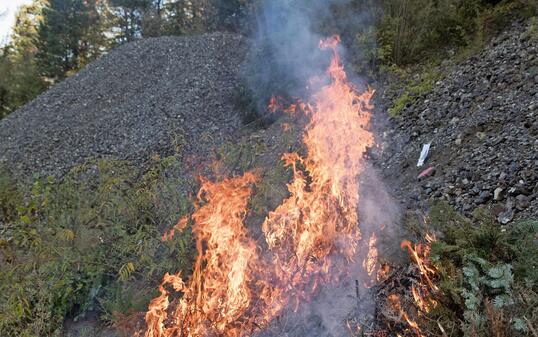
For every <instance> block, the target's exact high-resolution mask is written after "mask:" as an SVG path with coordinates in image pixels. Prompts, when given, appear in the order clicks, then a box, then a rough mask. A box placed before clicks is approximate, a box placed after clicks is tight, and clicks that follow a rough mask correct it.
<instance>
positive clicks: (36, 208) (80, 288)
mask: <svg viewBox="0 0 538 337" xmlns="http://www.w3.org/2000/svg"><path fill="white" fill-rule="evenodd" d="M5 181H6V180H3V179H0V183H2V184H5ZM190 184H191V183H190V182H187V181H185V180H184V179H183V178H181V166H180V165H179V163H178V162H177V161H176V160H175V159H174V158H166V159H160V158H155V159H154V162H153V164H152V167H151V168H150V169H149V170H148V171H146V172H141V171H140V170H138V169H136V168H135V167H133V166H132V165H130V164H129V163H126V162H120V161H111V160H109V161H99V162H97V163H90V164H88V165H83V166H80V167H78V168H76V169H74V170H73V171H72V172H71V173H69V174H68V176H67V177H65V178H64V179H63V180H62V181H61V182H56V181H54V179H50V178H49V179H37V180H36V181H35V183H34V184H33V186H32V187H31V188H30V190H29V191H24V190H25V189H24V187H23V186H19V190H20V191H23V192H13V191H16V189H15V188H14V187H12V188H10V189H8V192H7V193H8V194H6V192H5V190H3V193H2V194H1V195H2V198H3V199H2V201H4V200H6V198H5V194H6V195H12V194H15V195H17V194H18V193H21V194H22V195H24V197H23V198H18V199H16V198H15V199H12V200H13V201H16V203H17V204H16V205H10V204H6V205H4V202H3V203H2V206H3V207H2V208H3V209H8V210H10V211H9V212H7V213H6V212H4V213H6V214H9V216H3V218H4V220H8V221H7V222H6V223H5V225H4V226H5V229H4V233H3V235H2V239H0V267H1V268H2V273H1V274H0V335H1V336H13V337H19V336H21V337H22V336H59V335H60V333H61V329H62V323H63V320H64V319H65V317H75V318H76V317H77V316H80V315H84V313H85V312H87V311H88V310H101V312H102V313H103V318H105V319H113V317H114V311H124V310H128V308H133V309H138V310H143V308H144V307H145V306H147V304H148V302H149V299H150V298H151V297H152V296H151V294H152V291H154V290H155V289H156V288H157V284H158V283H159V282H160V279H161V277H162V275H163V274H164V273H165V272H177V271H179V270H185V271H189V270H190V269H191V268H190V265H191V262H192V258H193V255H194V249H193V244H192V242H191V234H190V232H189V231H186V232H184V233H182V234H181V235H176V236H175V238H174V239H173V240H172V241H170V242H162V240H161V236H162V232H163V231H164V230H165V229H166V228H168V227H170V226H171V225H173V224H174V223H175V222H176V221H177V219H178V218H179V217H180V216H181V215H183V214H185V213H187V212H188V211H189V209H190V202H189V199H188V197H187V195H186V192H185V191H189V190H192V186H191V185H190ZM8 186H12V184H11V185H8ZM182 190H183V191H184V192H181V191H182ZM9 191H11V192H9ZM4 206H5V207H4ZM14 206H15V207H16V209H17V215H16V216H15V217H14V216H12V215H11V214H13V211H12V209H13V208H14ZM132 289H137V292H138V295H136V296H135V295H134V293H133V291H132ZM140 294H141V295H140ZM120 313H124V312H120Z"/></svg>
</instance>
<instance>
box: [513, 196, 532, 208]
mask: <svg viewBox="0 0 538 337" xmlns="http://www.w3.org/2000/svg"><path fill="white" fill-rule="evenodd" d="M529 204H530V198H529V197H528V196H526V195H523V194H520V195H518V196H517V197H516V208H517V209H518V210H520V211H522V210H524V209H525V208H527V207H529Z"/></svg>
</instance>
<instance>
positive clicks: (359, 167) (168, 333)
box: [145, 37, 377, 337]
mask: <svg viewBox="0 0 538 337" xmlns="http://www.w3.org/2000/svg"><path fill="white" fill-rule="evenodd" d="M339 42H340V39H339V38H338V37H333V38H330V39H327V40H325V41H323V42H321V44H320V47H321V48H322V49H326V50H329V51H330V52H331V53H332V61H331V64H330V66H329V69H328V70H327V77H328V78H329V83H328V84H326V85H323V86H322V87H321V88H320V89H319V91H317V92H316V93H314V94H313V95H312V97H311V99H310V100H309V102H298V103H296V104H295V105H293V106H292V107H290V108H287V109H286V111H287V112H288V113H302V114H304V115H306V117H308V123H307V125H306V127H305V132H304V135H303V142H304V144H305V145H306V148H307V155H306V156H301V155H299V154H298V153H288V154H285V155H284V156H283V157H282V160H283V161H284V162H285V164H286V165H287V166H288V167H291V168H292V170H293V180H292V181H291V182H290V183H289V184H288V190H289V193H290V197H289V198H287V199H285V200H284V201H283V202H282V204H281V205H280V206H278V207H277V208H276V209H275V210H274V211H273V212H270V213H269V214H268V216H267V218H266V219H265V221H264V222H263V225H262V230H263V234H264V238H265V241H266V244H267V247H268V251H266V252H262V251H261V250H260V248H259V247H258V246H257V245H256V242H255V241H254V240H253V239H252V238H251V237H250V236H249V233H248V231H247V229H246V228H245V226H244V224H243V220H244V217H245V215H246V213H247V204H248V200H249V198H250V194H251V189H252V186H253V185H254V184H255V183H256V181H257V178H256V176H255V175H254V174H252V173H246V174H245V175H244V176H242V177H235V178H229V179H225V180H223V181H221V182H210V181H207V180H205V181H203V184H202V187H201V189H200V192H199V193H198V203H197V206H196V207H195V211H194V213H193V214H192V215H191V216H190V218H189V219H183V220H182V221H180V223H179V224H178V226H177V228H175V230H182V229H183V228H184V227H185V226H186V225H187V224H188V223H190V224H192V230H193V233H194V235H195V238H196V248H197V250H198V257H197V259H196V262H195V266H194V272H193V275H192V277H191V278H190V279H189V280H188V281H184V280H183V279H182V277H181V275H170V274H167V275H165V277H164V280H163V283H162V285H161V286H160V293H161V295H160V296H159V297H157V298H155V299H154V300H153V301H152V302H151V304H150V306H149V310H148V312H147V313H146V323H147V330H146V332H145V336H146V337H173V336H175V337H179V336H189V337H201V336H226V337H238V336H249V335H252V334H253V333H255V332H256V331H260V330H262V329H264V328H265V327H266V326H267V325H268V324H269V323H270V322H271V321H272V320H273V319H274V318H275V317H276V316H277V315H279V314H280V313H282V311H283V309H284V308H286V307H290V305H291V307H292V308H295V309H296V308H298V306H299V305H300V304H301V303H303V302H305V301H308V300H309V299H310V298H311V297H312V296H313V294H314V293H315V292H316V291H317V289H318V287H319V286H320V285H323V284H327V283H331V282H338V281H339V280H340V279H341V278H342V277H343V276H344V275H345V271H346V265H347V264H349V262H351V261H352V260H353V259H354V258H355V256H356V251H357V246H358V245H359V244H360V245H361V246H362V245H364V246H365V247H367V249H368V250H369V251H370V252H369V253H368V254H367V256H368V260H367V261H365V263H364V268H365V269H366V270H367V272H368V273H370V274H373V273H374V270H375V268H376V267H375V265H376V258H377V253H376V248H375V243H376V238H375V236H374V237H371V238H370V240H369V242H364V241H363V240H362V236H361V232H360V230H359V217H358V212H357V208H358V203H359V183H358V179H357V177H358V176H359V174H360V173H361V172H362V171H363V168H364V161H363V156H364V154H365V152H366V150H367V149H368V148H369V147H371V146H372V145H373V135H372V133H371V132H370V131H369V130H368V127H369V122H370V113H369V111H368V110H370V109H371V108H372V106H371V105H370V98H371V96H372V94H373V92H371V91H366V92H363V93H361V94H359V93H358V92H357V89H356V88H355V87H354V86H353V85H352V84H351V83H350V82H349V81H348V80H347V77H346V73H345V71H344V68H343V65H342V63H341V61H340V57H339V55H338V52H337V46H338V44H339ZM277 108H278V102H277V101H275V100H273V101H272V102H271V106H270V109H277ZM170 235H173V232H170V233H169V234H167V235H166V236H165V238H169V237H170Z"/></svg>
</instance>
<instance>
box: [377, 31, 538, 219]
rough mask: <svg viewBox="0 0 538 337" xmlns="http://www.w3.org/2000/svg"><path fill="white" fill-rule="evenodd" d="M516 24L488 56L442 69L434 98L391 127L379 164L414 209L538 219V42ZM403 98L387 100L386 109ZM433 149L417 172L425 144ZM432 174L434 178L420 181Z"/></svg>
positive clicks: (491, 46)
mask: <svg viewBox="0 0 538 337" xmlns="http://www.w3.org/2000/svg"><path fill="white" fill-rule="evenodd" d="M533 29H534V30H535V29H536V28H533V26H532V24H529V23H525V22H516V23H514V24H513V25H512V26H511V27H510V28H509V29H507V30H506V31H505V32H504V33H502V34H501V35H499V36H498V37H497V38H495V39H494V40H493V41H492V42H491V43H490V44H489V45H488V46H487V47H486V48H485V49H484V50H483V51H482V52H480V53H478V54H476V55H474V56H472V57H470V58H469V59H467V60H466V61H463V62H461V63H459V64H453V65H450V64H448V62H446V63H445V64H443V65H441V71H442V74H443V75H442V76H441V79H440V80H438V81H437V82H436V83H435V85H434V87H433V90H431V92H429V93H427V94H425V95H423V96H422V97H418V100H417V102H416V103H415V104H409V105H407V106H406V107H405V108H404V109H403V111H401V112H400V114H399V115H398V116H397V117H395V118H393V119H392V123H393V125H392V128H391V130H390V131H388V132H387V133H386V134H385V142H386V144H389V145H388V150H387V151H385V153H384V154H383V155H382V156H381V158H380V165H381V166H383V168H384V172H385V176H386V177H387V179H394V178H395V180H396V182H395V184H394V186H399V187H398V188H399V191H397V192H398V194H399V197H400V199H401V200H402V201H403V202H405V203H407V204H408V205H409V207H414V206H416V204H417V202H418V203H422V202H423V201H426V200H429V199H431V198H433V199H437V200H439V199H441V200H446V201H448V202H449V203H450V204H452V205H453V206H455V208H456V209H458V210H459V211H462V212H464V213H466V214H469V213H470V212H472V211H473V210H474V209H475V208H476V207H489V208H490V209H491V210H492V212H493V214H494V215H495V216H496V217H497V219H498V220H499V222H501V223H503V224H506V223H509V222H511V221H512V220H513V219H517V218H520V217H537V216H538V201H537V195H538V38H537V32H534V33H533ZM396 98H397V97H396V96H395V95H394V94H389V93H388V91H385V93H383V92H381V94H380V95H379V96H378V101H379V103H382V104H381V105H382V106H390V105H391V104H393V102H394V100H395V99H396ZM430 142H431V144H432V147H431V150H430V156H429V158H428V161H427V162H426V164H425V165H424V166H423V167H421V168H418V167H417V166H416V165H417V160H418V158H419V155H420V152H421V148H422V145H423V144H427V143H430ZM430 166H432V167H433V168H434V169H435V171H434V173H433V174H432V175H430V176H428V177H425V178H423V179H420V180H419V179H418V175H419V174H420V173H421V172H423V170H425V169H427V168H429V167H430Z"/></svg>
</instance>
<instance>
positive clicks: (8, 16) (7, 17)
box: [0, 0, 32, 45]
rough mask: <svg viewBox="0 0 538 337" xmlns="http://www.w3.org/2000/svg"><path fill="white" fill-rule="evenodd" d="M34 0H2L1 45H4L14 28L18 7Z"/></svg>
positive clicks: (0, 12) (0, 20)
mask: <svg viewBox="0 0 538 337" xmlns="http://www.w3.org/2000/svg"><path fill="white" fill-rule="evenodd" d="M31 2H32V0H0V45H3V44H4V43H5V42H6V41H7V39H8V37H9V35H10V33H11V30H12V28H13V24H14V22H15V13H17V8H19V7H20V6H22V5H26V4H29V3H31Z"/></svg>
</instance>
